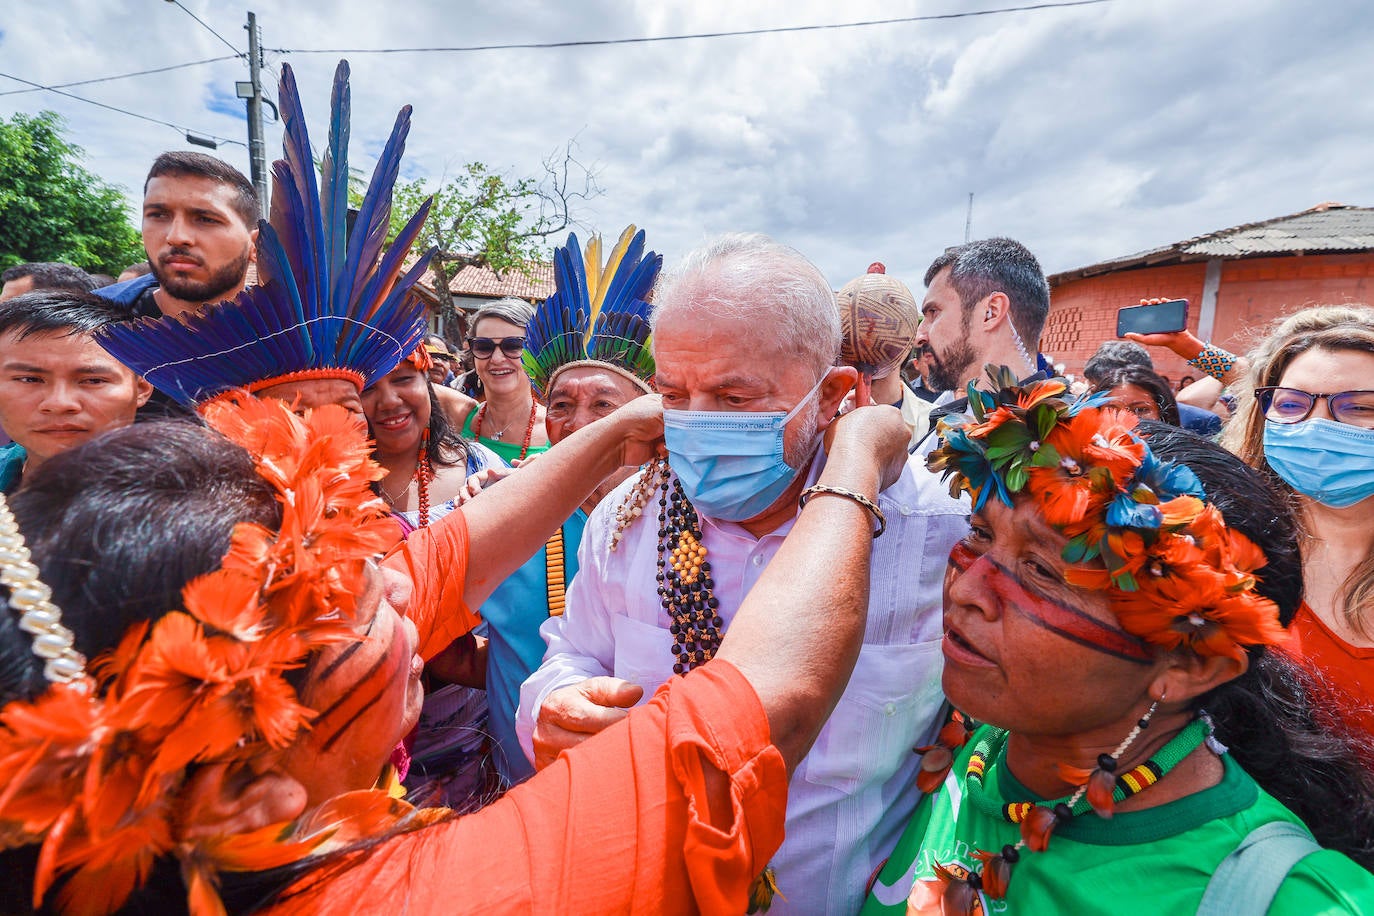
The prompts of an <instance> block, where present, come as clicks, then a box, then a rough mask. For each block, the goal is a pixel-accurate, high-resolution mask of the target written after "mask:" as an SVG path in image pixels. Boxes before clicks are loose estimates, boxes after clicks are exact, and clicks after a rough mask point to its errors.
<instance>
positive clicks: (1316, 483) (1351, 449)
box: [1264, 417, 1374, 509]
mask: <svg viewBox="0 0 1374 916" xmlns="http://www.w3.org/2000/svg"><path fill="white" fill-rule="evenodd" d="M1264 458H1265V460H1266V461H1268V462H1269V466H1270V467H1271V468H1273V469H1274V472H1275V473H1276V474H1278V475H1279V476H1280V477H1282V478H1283V479H1284V480H1285V481H1287V482H1288V485H1289V486H1290V487H1292V488H1293V489H1294V490H1297V491H1298V492H1299V493H1301V494H1302V495H1304V496H1308V497H1311V498H1312V499H1315V500H1316V501H1317V502H1319V503H1321V504H1322V505H1324V506H1331V507H1332V508H1334V509H1344V508H1345V507H1347V506H1353V505H1355V503H1357V502H1359V501H1360V500H1362V499H1368V498H1369V497H1371V496H1374V429H1362V428H1360V427H1358V426H1351V425H1350V424H1349V423H1337V422H1336V421H1335V420H1328V419H1326V418H1325V417H1312V418H1311V419H1307V420H1303V421H1302V422H1300V423H1269V422H1266V423H1265V424H1264Z"/></svg>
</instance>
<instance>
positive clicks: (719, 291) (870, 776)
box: [516, 235, 968, 913]
mask: <svg viewBox="0 0 1374 916" xmlns="http://www.w3.org/2000/svg"><path fill="white" fill-rule="evenodd" d="M653 322H654V326H653V335H654V336H653V348H654V359H655V361H656V363H657V367H658V374H657V378H656V385H657V388H658V390H659V392H660V393H661V394H662V396H663V406H664V425H665V429H666V437H665V438H666V443H667V449H668V459H667V462H666V463H660V464H652V465H649V466H648V467H647V468H645V470H644V471H643V472H642V473H641V474H640V475H639V476H638V477H636V478H632V479H631V480H628V481H626V482H625V483H624V484H622V485H621V486H620V487H619V488H618V489H617V490H616V491H615V492H613V493H611V494H610V496H608V497H607V498H606V499H605V500H603V501H602V503H601V504H600V505H599V506H598V507H597V509H596V510H595V511H594V512H593V513H592V515H591V518H590V519H589V521H588V523H587V529H586V533H585V535H584V538H583V541H582V546H581V548H580V550H579V553H578V560H579V565H580V572H579V573H578V575H577V578H576V579H574V580H573V582H572V585H571V586H570V587H569V590H568V595H567V612H566V613H565V614H564V615H563V616H561V617H555V618H552V619H550V620H549V621H548V622H547V623H545V625H544V627H543V635H544V637H545V640H546V641H547V642H548V651H547V652H546V653H545V656H544V661H543V663H542V665H541V666H540V668H539V670H537V671H536V672H535V673H534V674H533V675H532V676H531V677H530V678H529V679H528V680H527V681H526V682H525V684H524V685H523V687H522V688H521V698H520V710H519V713H518V715H517V723H516V727H517V732H518V733H519V735H520V739H521V743H522V746H523V748H524V750H525V752H526V753H527V754H529V755H530V756H531V759H532V760H533V761H534V762H535V765H536V766H543V765H546V764H548V763H549V762H550V761H551V760H552V759H553V758H554V757H556V756H557V754H558V752H559V751H560V750H562V749H564V748H566V747H570V746H572V745H574V744H577V743H578V742H580V741H582V740H583V739H585V738H587V737H588V736H589V735H591V734H594V733H596V732H598V731H600V730H601V729H603V728H605V727H606V726H608V725H610V724H611V723H613V722H615V721H618V720H619V719H621V718H623V717H624V716H625V715H626V710H627V708H629V707H631V706H633V705H635V704H636V703H637V702H639V701H641V699H642V697H643V696H644V695H646V694H648V693H652V692H653V690H654V689H656V688H657V687H658V686H659V685H660V684H662V683H663V682H664V681H666V680H668V679H669V678H672V677H673V676H674V675H675V674H681V673H685V672H686V671H688V670H690V669H691V668H693V667H695V666H696V665H699V664H701V663H702V662H704V661H705V660H706V659H708V658H710V656H711V655H712V653H713V652H714V650H715V647H716V646H717V645H719V641H720V636H721V633H722V632H723V631H724V630H725V629H726V628H727V627H728V626H729V624H730V620H731V619H732V618H733V616H734V614H735V611H736V610H737V609H738V608H739V606H740V602H741V601H742V600H743V598H744V596H745V595H746V594H748V592H749V590H750V589H751V588H752V587H753V585H754V583H755V582H756V581H758V578H759V576H760V574H761V573H762V572H763V570H764V568H765V567H766V566H767V564H768V562H769V561H770V560H771V559H772V557H773V555H774V554H775V553H776V552H777V550H778V547H779V546H780V545H781V543H782V540H783V538H784V537H785V536H786V535H787V533H788V532H789V531H790V530H791V528H792V525H793V523H794V521H795V520H796V517H797V514H798V512H799V506H800V504H801V503H802V502H804V501H805V500H806V499H811V498H815V499H822V498H825V499H853V500H855V501H857V502H859V503H860V504H868V506H869V508H870V512H871V514H872V515H873V519H874V530H875V538H876V539H875V540H874V542H873V545H874V546H873V574H872V584H871V585H870V591H869V604H868V622H867V629H866V632H865V637H864V645H863V649H862V651H861V653H860V656H859V661H858V665H857V666H856V668H855V670H854V675H853V677H852V678H851V679H850V682H849V686H848V688H847V689H846V691H845V693H844V696H843V697H842V698H841V699H840V701H839V705H838V706H837V707H836V709H835V711H834V713H833V714H832V716H831V717H830V720H829V722H828V724H827V725H826V726H825V729H824V730H823V731H822V732H821V734H820V737H819V739H818V740H817V741H816V744H815V746H814V748H813V749H812V751H811V753H810V754H809V755H808V756H807V758H806V759H805V761H803V762H802V764H801V765H800V766H799V767H798V768H797V770H796V772H795V773H794V774H793V776H792V782H791V789H790V795H789V799H788V806H787V839H786V841H785V842H784V844H783V846H782V849H781V850H780V851H779V852H778V854H777V855H776V856H775V857H774V858H773V861H772V866H771V869H770V870H771V871H772V873H773V874H772V875H771V876H770V878H772V879H773V880H775V882H776V885H777V886H778V888H779V889H780V890H781V892H782V895H783V897H784V898H785V902H784V901H783V900H782V899H779V900H777V901H775V903H774V912H779V911H782V912H789V913H843V912H856V911H857V910H858V908H859V906H860V905H861V903H862V900H863V893H864V887H865V883H866V881H867V879H868V877H869V875H870V874H871V873H872V872H873V871H874V869H875V868H877V867H878V865H879V864H881V858H880V857H881V856H882V854H883V851H884V850H886V849H888V848H890V847H891V843H892V842H893V841H894V840H895V839H896V837H897V835H898V833H899V832H900V829H901V826H902V825H903V823H904V822H905V820H906V819H907V818H908V817H909V816H910V814H911V811H912V809H913V807H914V805H915V799H914V796H915V795H917V794H918V793H914V792H911V791H910V789H909V787H910V785H911V784H912V783H913V781H914V779H915V776H916V771H917V768H918V764H919V758H918V756H917V755H916V754H914V753H913V751H912V749H913V748H914V747H917V746H920V745H925V744H929V743H930V742H931V740H932V739H933V736H934V734H935V731H936V730H937V728H938V726H939V725H940V720H941V717H942V709H943V700H942V695H941V691H940V669H941V662H942V656H941V652H940V642H941V637H942V622H941V607H940V604H941V599H940V592H941V582H942V579H943V575H944V569H945V564H946V559H947V557H948V555H949V551H950V548H951V547H952V546H953V544H954V543H955V541H957V540H958V539H959V538H960V537H962V536H963V535H964V533H965V532H966V531H967V527H968V526H967V517H966V516H967V510H966V509H965V508H964V507H963V506H961V505H960V504H959V503H957V502H955V501H954V500H952V499H951V498H950V497H949V496H948V494H947V492H946V491H945V488H944V487H943V486H941V485H940V484H939V482H938V481H937V480H936V478H935V477H934V476H933V475H932V474H930V472H928V471H927V470H926V468H925V467H924V465H921V464H918V463H912V464H910V465H909V466H908V467H907V468H906V470H905V472H904V473H903V475H902V477H901V478H900V480H899V481H898V482H897V483H895V484H894V485H893V486H891V487H890V488H888V489H887V490H885V491H884V492H883V493H882V494H881V495H880V497H879V500H878V502H877V504H871V503H868V501H867V500H865V499H864V498H863V497H862V496H860V495H859V494H854V493H850V492H848V491H843V490H836V489H834V488H826V487H816V486H814V485H815V482H816V479H817V477H818V476H819V475H820V472H821V469H822V467H823V466H824V464H825V453H824V450H823V448H822V439H823V435H824V432H825V430H826V428H827V427H828V426H829V425H830V423H831V422H832V420H833V419H834V417H835V414H836V410H837V408H838V407H839V404H840V402H841V401H842V400H843V398H844V397H845V395H846V394H847V393H848V392H849V390H850V389H851V388H852V387H853V385H854V382H855V377H856V373H855V370H854V369H852V368H849V367H837V366H836V365H835V363H836V360H837V357H838V355H839V350H840V324H839V318H838V314H837V311H836V307H835V297H834V293H833V292H832V291H831V288H830V285H829V283H827V282H826V280H825V278H824V277H823V276H822V275H821V274H820V272H819V271H818V270H817V269H816V268H815V267H814V266H813V265H812V264H811V263H810V262H808V261H807V260H806V259H805V258H803V257H802V256H801V255H800V254H799V253H797V252H796V251H794V250H792V249H790V248H787V247H785V246H783V245H779V244H777V243H776V242H773V241H771V240H769V239H767V238H764V237H763V236H758V235H730V236H724V237H721V238H719V239H717V240H715V241H714V242H712V243H711V244H709V245H707V246H706V247H704V248H702V249H700V250H698V251H696V252H694V253H692V254H691V255H689V256H688V257H687V258H686V261H685V263H684V264H683V265H682V266H681V267H680V268H679V269H678V270H677V271H676V272H674V273H673V274H672V275H669V276H666V277H665V278H664V279H663V280H662V281H661V282H660V285H659V288H658V290H657V293H656V296H655V312H654V318H653ZM884 525H885V528H886V530H885V532H883V533H882V536H881V537H877V532H879V531H882V529H883V527H884ZM814 574H815V575H817V576H825V575H827V574H828V571H827V570H826V569H824V568H818V569H816V570H815V573H814ZM777 625H778V627H779V628H783V627H786V626H787V620H786V619H779V620H778V621H777ZM826 653H827V646H826V645H824V644H823V643H821V644H817V645H816V646H815V647H814V651H813V652H812V653H810V654H809V656H803V657H798V658H797V659H796V660H795V662H796V664H797V666H798V668H799V669H800V668H805V667H807V666H813V665H822V664H826ZM702 854H703V855H709V854H710V853H709V851H708V850H706V849H705V848H703V852H702ZM665 905H666V902H665Z"/></svg>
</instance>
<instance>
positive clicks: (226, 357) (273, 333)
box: [100, 61, 432, 407]
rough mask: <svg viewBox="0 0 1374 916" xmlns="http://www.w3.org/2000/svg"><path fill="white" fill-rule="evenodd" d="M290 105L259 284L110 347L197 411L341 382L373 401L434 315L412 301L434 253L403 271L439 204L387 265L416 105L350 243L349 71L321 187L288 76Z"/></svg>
mask: <svg viewBox="0 0 1374 916" xmlns="http://www.w3.org/2000/svg"><path fill="white" fill-rule="evenodd" d="M280 102H281V111H282V118H283V125H284V129H285V135H286V136H285V142H284V147H285V149H284V158H283V159H281V160H278V161H277V162H275V163H274V164H273V166H272V178H273V182H272V210H271V218H270V220H264V221H261V222H259V224H258V229H259V231H258V243H257V247H258V260H257V265H258V280H259V285H257V286H252V287H249V288H248V289H246V290H244V291H243V292H241V293H239V294H238V296H237V297H236V298H234V299H232V300H229V301H226V302H221V303H219V304H217V305H212V306H210V307H209V308H206V309H203V310H202V311H201V312H199V313H197V314H194V315H191V316H189V317H187V318H184V319H178V318H172V317H168V318H161V319H157V320H153V319H142V320H140V321H137V322H129V323H127V324H121V325H111V326H109V327H107V328H106V329H104V330H103V331H102V332H101V335H100V342H101V345H102V346H104V347H105V349H106V350H108V351H109V352H110V354H111V355H112V356H114V357H115V358H116V359H118V360H119V361H120V362H122V363H124V364H125V365H127V366H129V367H130V368H131V369H133V370H134V371H135V372H137V373H139V374H140V375H142V376H143V377H144V378H146V379H147V380H148V381H149V382H150V383H151V384H152V385H153V386H154V387H156V388H157V389H159V390H160V391H163V392H164V393H166V394H167V395H169V396H170V397H172V398H173V399H175V400H176V401H178V402H180V403H181V404H184V405H186V406H188V407H194V406H196V405H199V404H203V403H204V402H206V401H208V400H210V399H212V398H214V397H217V396H219V395H221V394H224V393H225V392H229V391H234V390H237V389H247V390H249V391H258V390H261V389H263V388H266V387H269V386H271V385H275V384H280V383H282V382H287V381H294V380H298V379H309V378H342V379H346V380H348V381H352V382H354V383H355V384H357V385H358V386H359V388H363V387H366V386H367V385H369V384H371V383H372V382H373V381H374V380H376V379H377V378H379V377H381V376H383V375H385V374H386V373H388V372H390V371H391V370H392V369H394V368H395V367H396V365H397V364H398V363H399V362H400V361H401V359H403V358H404V357H405V356H406V355H407V354H409V353H410V352H411V351H412V350H414V349H415V348H416V347H417V346H418V345H419V343H420V341H421V339H422V338H423V335H424V330H425V323H424V318H425V306H424V303H423V302H421V301H420V299H419V298H418V297H417V296H415V294H414V293H413V292H412V289H411V288H412V287H413V286H414V285H415V282H416V281H417V280H418V279H419V278H420V276H421V275H422V274H423V273H424V271H425V268H426V267H427V266H428V264H429V259H430V257H431V255H432V253H426V254H424V255H422V256H421V257H420V258H418V259H417V260H416V261H415V262H414V263H413V264H411V265H410V268H409V269H408V270H406V271H405V272H404V274H402V267H403V266H404V262H405V260H406V256H407V255H408V254H409V253H410V249H411V246H412V245H414V243H415V239H416V237H417V236H418V235H419V233H420V228H421V227H422V226H423V225H424V221H425V217H426V216H427V215H428V213H429V206H430V205H429V202H428V201H426V202H425V204H424V206H422V207H421V208H420V209H419V211H418V212H416V213H415V215H414V216H413V217H411V219H410V221H409V222H408V223H407V224H406V226H405V228H404V229H402V230H401V232H400V233H399V234H398V235H397V237H396V239H395V240H394V241H393V242H392V243H391V245H390V246H389V247H387V248H386V252H385V254H383V246H384V243H385V241H386V235H387V228H388V226H389V224H390V219H391V192H392V188H393V186H394V185H395V182H396V176H397V173H398V171H399V168H400V162H401V153H402V151H403V150H404V148H405V140H406V135H407V133H409V131H410V106H409V105H407V106H406V107H404V108H402V109H401V111H400V113H399V114H398V115H397V116H396V124H395V126H394V127H393V128H392V131H391V137H390V138H389V139H388V140H387V143H386V146H385V148H384V149H383V150H382V154H381V156H380V158H378V160H377V166H376V169H375V170H374V172H373V174H372V181H371V182H370V183H369V184H368V188H367V194H366V196H365V197H364V198H363V202H362V206H361V207H360V208H359V210H358V214H357V217H356V218H355V220H354V226H353V230H352V232H351V233H350V232H349V231H348V135H349V113H350V107H351V103H350V97H349V87H348V62H347V61H340V62H339V66H338V69H337V70H336V71H335V74H334V90H333V95H332V98H331V100H330V123H329V147H328V149H327V150H326V152H325V155H324V159H323V161H322V163H321V165H320V170H319V171H320V179H319V180H318V181H317V180H316V171H315V164H314V159H313V157H312V155H311V149H310V138H309V136H308V135H307V133H306V129H305V115H304V112H303V111H302V109H301V103H300V94H299V92H298V91H297V89H296V80H295V76H294V75H293V74H292V72H291V67H290V66H289V65H283V66H282V75H281V91H280Z"/></svg>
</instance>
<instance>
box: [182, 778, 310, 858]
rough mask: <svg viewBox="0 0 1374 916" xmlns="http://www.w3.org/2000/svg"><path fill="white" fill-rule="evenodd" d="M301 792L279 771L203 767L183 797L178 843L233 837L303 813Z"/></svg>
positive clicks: (294, 783) (303, 797) (300, 788)
mask: <svg viewBox="0 0 1374 916" xmlns="http://www.w3.org/2000/svg"><path fill="white" fill-rule="evenodd" d="M305 803H306V792H305V787H304V786H303V785H301V784H300V783H299V782H298V781H296V780H295V779H294V778H292V777H291V776H288V775H286V774H285V773H283V772H281V771H280V770H275V769H273V770H268V771H267V772H266V773H254V772H253V771H252V770H251V769H249V768H248V767H246V766H244V765H243V764H228V763H216V764H211V765H209V766H203V767H200V768H199V769H197V770H196V772H195V774H194V775H193V776H192V777H191V778H190V780H189V781H188V782H187V784H186V788H185V789H184V790H183V791H182V795H181V804H180V808H181V812H182V815H181V823H180V828H181V829H180V833H179V837H178V838H179V839H185V840H190V839H195V838H197V837H209V836H232V835H234V834H239V833H247V832H249V831H251V830H258V829H261V828H263V827H267V826H269V825H271V824H280V823H282V822H284V821H294V820H295V819H296V818H298V817H300V816H301V815H302V814H304V813H305Z"/></svg>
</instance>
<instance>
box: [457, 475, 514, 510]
mask: <svg viewBox="0 0 1374 916" xmlns="http://www.w3.org/2000/svg"><path fill="white" fill-rule="evenodd" d="M514 470H515V468H513V467H512V468H506V467H487V468H482V470H480V471H478V472H477V473H476V474H473V475H471V476H470V477H468V479H467V480H466V481H464V482H463V489H461V490H459V491H458V495H457V496H455V497H454V499H453V502H454V505H456V506H461V505H463V504H464V503H466V502H468V501H469V500H470V499H472V498H473V497H474V496H476V495H477V494H478V493H481V492H482V490H483V489H484V488H486V487H489V486H491V485H492V484H494V483H496V481H498V480H504V479H505V478H507V477H509V476H510V475H511V472H512V471H514Z"/></svg>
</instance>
